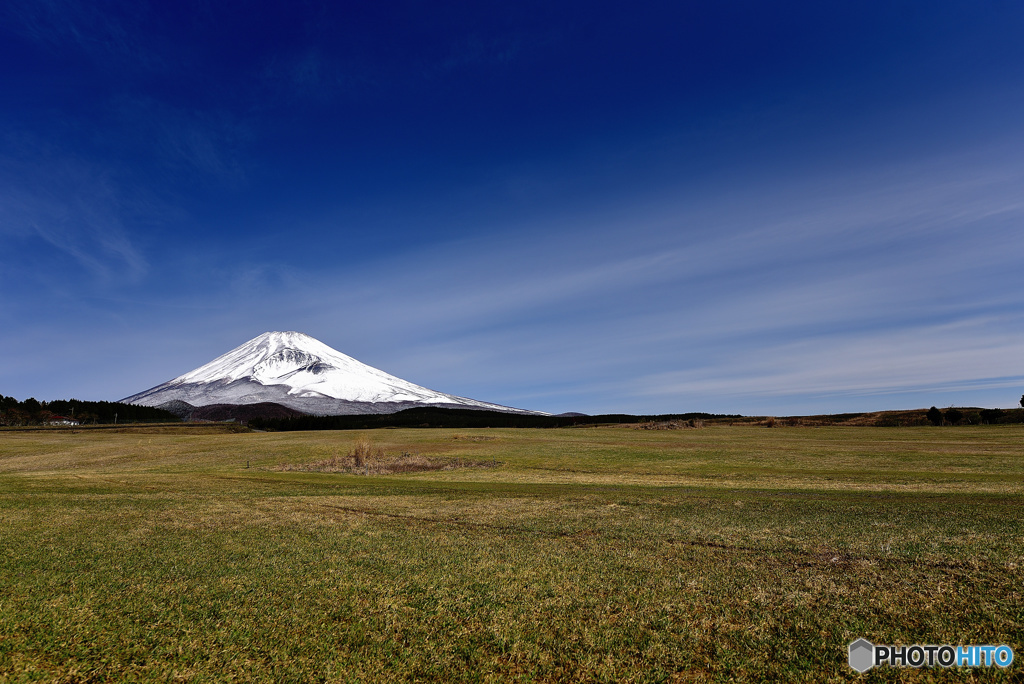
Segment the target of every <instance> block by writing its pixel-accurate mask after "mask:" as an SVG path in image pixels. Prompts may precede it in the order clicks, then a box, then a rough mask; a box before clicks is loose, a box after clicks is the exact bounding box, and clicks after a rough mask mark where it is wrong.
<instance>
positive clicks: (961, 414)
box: [925, 406, 1024, 425]
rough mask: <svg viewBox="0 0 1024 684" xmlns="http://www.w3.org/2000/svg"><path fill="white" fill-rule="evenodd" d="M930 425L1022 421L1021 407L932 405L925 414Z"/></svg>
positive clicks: (1023, 415) (988, 423)
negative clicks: (943, 407)
mask: <svg viewBox="0 0 1024 684" xmlns="http://www.w3.org/2000/svg"><path fill="white" fill-rule="evenodd" d="M925 418H927V420H928V422H929V423H931V424H932V425H1000V424H1007V423H1024V410H1022V409H972V408H965V409H958V408H953V407H952V406H951V407H949V408H948V409H946V410H945V411H940V410H939V409H938V408H936V407H934V406H932V407H931V408H930V409H928V413H926V414H925Z"/></svg>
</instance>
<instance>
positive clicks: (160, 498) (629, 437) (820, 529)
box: [0, 425, 1024, 682]
mask: <svg viewBox="0 0 1024 684" xmlns="http://www.w3.org/2000/svg"><path fill="white" fill-rule="evenodd" d="M360 439H369V440H370V441H371V442H372V443H373V445H374V447H375V448H380V449H383V450H384V452H385V453H387V454H400V453H407V454H414V455H418V456H419V455H422V456H424V457H428V458H429V459H432V460H433V462H437V461H447V462H449V463H450V465H451V466H452V467H451V468H450V469H443V470H436V469H435V470H431V471H426V472H410V473H401V474H396V475H381V476H376V475H373V474H372V473H371V474H370V475H365V474H354V473H337V472H335V473H329V472H308V471H301V470H283V469H281V466H282V465H287V464H291V465H292V466H297V465H302V464H313V463H318V462H322V461H325V460H329V459H333V458H336V457H338V456H344V455H345V454H347V453H349V451H351V449H352V448H353V445H354V444H355V443H356V441H357V440H360ZM1022 447H1024V426H1021V425H1006V426H971V427H956V428H954V427H944V428H932V427H928V428H849V427H847V428H839V427H834V428H774V429H766V428H758V427H749V426H743V427H740V426H736V427H730V426H725V425H723V426H712V427H708V428H705V429H701V430H671V431H669V430H665V431H639V430H632V429H629V428H628V427H616V428H587V429H559V430H518V431H517V430H498V429H494V430H490V429H488V430H462V431H453V430H441V429H436V430H377V431H372V432H315V433H299V432H295V433H244V432H242V433H232V432H228V431H226V430H225V429H224V428H221V427H216V426H211V427H208V428H195V427H173V428H172V427H161V428H136V429H125V430H122V431H117V430H81V431H78V432H70V431H56V430H41V431H4V432H0V681H4V682H21V681H61V682H88V681H136V680H144V681H228V680H230V681H278V682H281V681H297V682H298V681H302V682H305V681H367V680H370V681H376V680H420V681H422V680H450V681H645V682H646V681H652V682H654V681H844V680H863V681H893V680H901V681H932V680H941V681H968V680H969V681H1013V680H1016V681H1020V680H1022V679H1024V674H1022V673H1024V669H1022V668H1024V664H1022V662H1021V660H1020V659H1021V658H1024V596H1022V592H1024V589H1022V588H1024V568H1022V564H1024V514H1022V510H1024V496H1022V494H1024V454H1022ZM247 464H248V467H246V465H247ZM862 636H863V637H866V638H867V639H869V640H871V641H873V642H875V643H897V644H913V643H925V644H927V643H939V644H941V643H951V644H975V643H977V644H986V643H1005V644H1008V645H1010V646H1012V647H1013V648H1014V650H1015V652H1016V653H1017V661H1016V662H1015V663H1014V664H1013V665H1012V666H1011V667H1010V668H1009V669H1007V670H999V669H998V668H992V669H985V670H983V671H972V670H967V669H951V670H940V669H938V668H935V669H922V670H912V669H889V668H880V669H875V670H872V671H870V672H868V673H867V674H866V675H857V674H856V673H854V672H853V671H852V670H851V669H850V668H849V667H848V666H847V664H846V647H847V644H848V643H849V642H851V641H853V640H854V639H856V638H858V637H862Z"/></svg>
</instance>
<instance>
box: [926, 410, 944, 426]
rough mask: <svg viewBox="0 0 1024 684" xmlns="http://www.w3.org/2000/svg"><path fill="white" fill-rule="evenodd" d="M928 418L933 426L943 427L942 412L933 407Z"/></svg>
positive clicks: (927, 415)
mask: <svg viewBox="0 0 1024 684" xmlns="http://www.w3.org/2000/svg"><path fill="white" fill-rule="evenodd" d="M926 417H927V418H928V420H929V421H931V424H932V425H942V411H940V410H939V409H937V408H935V407H934V406H932V407H931V408H930V409H928V413H927V414H926Z"/></svg>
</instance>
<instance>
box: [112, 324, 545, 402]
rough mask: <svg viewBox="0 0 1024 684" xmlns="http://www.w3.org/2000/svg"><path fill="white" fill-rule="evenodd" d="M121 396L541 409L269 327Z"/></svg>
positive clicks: (157, 399) (151, 399)
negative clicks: (472, 393) (452, 386)
mask: <svg viewBox="0 0 1024 684" xmlns="http://www.w3.org/2000/svg"><path fill="white" fill-rule="evenodd" d="M121 401H122V402H124V403H128V404H141V405H143V406H158V407H159V406H164V405H166V404H171V403H172V402H185V403H187V404H190V405H191V406H208V405H211V404H257V403H261V402H273V403H277V404H281V405H284V406H287V407H290V408H293V409H296V410H298V411H302V412H303V413H312V414H317V415H341V414H353V413H394V412H396V411H401V410H403V409H407V408H413V407H417V406H435V407H441V408H472V409H483V410H489V411H505V412H513V413H539V412H537V411H526V410H524V409H515V408H510V407H508V406H501V405H499V404H491V403H488V402H484V401H477V400H475V399H466V398H465V397H457V396H455V395H452V394H444V393H442V392H436V391H434V390H431V389H427V388H426V387H420V386H419V385H414V384H413V383H411V382H408V381H406V380H402V379H401V378H396V377H395V376H393V375H389V374H387V373H385V372H384V371H381V370H377V369H376V368H372V367H371V366H367V365H366V364H364V363H360V362H359V361H356V360H355V359H353V358H352V357H351V356H347V355H346V354H342V353H341V352H339V351H337V350H336V349H332V348H330V347H328V346H327V345H326V344H324V343H323V342H320V341H319V340H316V339H314V338H312V337H310V336H309V335H304V334H303V333H299V332H266V333H263V334H262V335H260V336H258V337H255V338H253V339H251V340H249V341H248V342H246V343H245V344H243V345H241V346H239V347H236V348H235V349H232V350H231V351H229V352H228V353H227V354H224V355H223V356H219V357H217V358H216V359H214V360H213V361H211V362H210V363H208V364H206V365H205V366H201V367H200V368H197V369H195V370H194V371H191V372H189V373H186V374H184V375H181V376H178V377H177V378H174V379H173V380H170V381H168V382H165V383H163V384H162V385H157V386H156V387H153V388H151V389H148V390H146V391H144V392H139V393H138V394H133V395H132V396H130V397H126V398H124V399H122V400H121Z"/></svg>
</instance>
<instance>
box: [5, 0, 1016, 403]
mask: <svg viewBox="0 0 1024 684" xmlns="http://www.w3.org/2000/svg"><path fill="white" fill-rule="evenodd" d="M502 5H504V6H502ZM635 5H636V3H625V2H622V3H600V2H594V1H588V2H552V1H551V0H548V1H546V2H514V3H503V4H502V3H480V2H464V3H446V2H404V3H403V2H389V3H333V2H324V3H315V2H288V3H280V4H264V5H263V6H258V5H257V4H254V3H247V2H245V3H243V2H237V3H230V2H223V3H190V2H175V3H156V4H150V3H146V2H142V1H141V0H130V1H125V2H110V1H106V2H104V1H96V0H93V1H90V2H71V1H64V0H45V1H40V2H21V1H19V0H14V1H13V2H7V3H4V4H3V6H2V7H0V63H2V64H3V68H2V69H0V93H2V95H0V393H2V394H5V395H13V396H16V397H18V398H26V397H28V396H35V397H37V398H39V399H57V398H66V397H71V396H74V397H77V398H82V399H118V398H120V397H122V396H126V395H128V394H132V393H134V392H138V391H141V390H143V389H146V388H148V387H151V386H153V385H155V384H158V383H160V382H163V381H165V380H168V379H170V378H172V377H174V376H176V375H179V374H181V373H184V372H186V371H189V370H191V369H193V368H195V367H197V366H199V365H201V364H203V363H205V362H207V361H209V360H211V359H212V358H213V357H215V356H217V355H219V354H221V353H223V352H225V351H227V350H229V349H231V348H233V347H235V346H237V345H238V344H241V343H242V342H244V341H246V340H248V339H249V338H251V337H254V336H256V335H258V334H259V333H262V332H264V331H267V330H299V331H302V332H306V333H308V334H310V335H313V336H314V337H317V338H319V339H320V340H322V341H323V342H325V343H327V344H329V345H331V346H333V347H335V348H336V349H339V350H341V351H343V352H345V353H347V354H350V355H352V356H354V357H356V358H358V359H359V360H361V361H363V362H365V363H369V364H371V365H374V366H377V367H378V368H382V369H384V370H386V371H388V372H390V373H393V374H395V375H398V376H400V377H403V378H406V379H408V380H411V381H413V382H417V383H419V384H422V385H426V386H428V387H431V388H434V389H438V390H441V391H445V392H451V393H455V394H461V395H464V396H470V397H474V398H478V399H483V400H487V401H495V402H500V403H504V404H511V405H515V406H523V407H527V408H533V409H541V410H547V411H552V412H560V411H571V410H575V411H585V412H605V411H630V412H658V413H664V412H676V411H694V410H703V411H714V412H730V413H731V412H741V413H748V414H750V413H753V414H787V413H819V412H838V411H846V410H867V409H882V408H910V407H917V406H929V405H932V404H936V405H939V406H946V405H952V404H956V405H981V406H1004V407H1005V406H1012V405H1015V404H1016V402H1017V400H1018V399H1019V398H1020V396H1021V392H1022V391H1024V363H1022V354H1021V352H1022V351H1024V344H1022V343H1024V275H1022V264H1024V40H1022V39H1021V36H1024V4H1022V3H1019V2H1015V1H1001V2H985V1H978V0H975V1H972V2H942V1H940V0H930V1H927V2H925V1H919V2H899V1H893V0H888V1H886V2H871V1H860V2H821V0H816V1H815V2H804V3H801V2H787V3H777V2H729V1H727V0H725V1H718V2H700V3H697V2H679V1H676V2H665V3H660V2H647V3H640V5H641V6H640V7H637V6H635Z"/></svg>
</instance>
